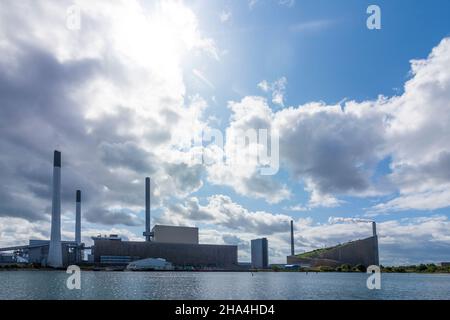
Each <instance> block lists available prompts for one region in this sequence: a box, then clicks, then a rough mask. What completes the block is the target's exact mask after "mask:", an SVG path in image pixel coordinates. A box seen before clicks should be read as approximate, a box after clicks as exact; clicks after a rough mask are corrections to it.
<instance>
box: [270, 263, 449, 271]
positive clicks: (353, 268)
mask: <svg viewBox="0 0 450 320" xmlns="http://www.w3.org/2000/svg"><path fill="white" fill-rule="evenodd" d="M380 268H381V272H384V273H450V266H439V265H436V264H433V263H431V264H420V265H409V266H392V267H389V266H383V265H381V266H380ZM271 271H275V272H366V271H367V269H366V267H365V266H363V265H357V266H351V265H349V264H343V265H340V266H338V267H335V268H333V267H329V266H320V267H314V268H301V267H299V268H291V269H285V268H282V267H280V266H272V268H271Z"/></svg>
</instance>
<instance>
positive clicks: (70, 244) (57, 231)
mask: <svg viewBox="0 0 450 320" xmlns="http://www.w3.org/2000/svg"><path fill="white" fill-rule="evenodd" d="M75 222H76V223H75V241H61V152H59V151H55V152H54V155H53V181H52V218H51V233H50V240H29V244H28V245H22V246H13V247H7V248H0V251H3V252H8V251H9V252H13V255H14V256H15V257H16V260H18V261H21V262H27V263H34V264H40V265H42V266H50V267H54V268H62V267H64V266H68V265H70V264H79V263H81V262H82V255H83V251H84V244H83V243H82V242H81V191H80V190H77V191H76V193H75ZM17 258H19V259H17Z"/></svg>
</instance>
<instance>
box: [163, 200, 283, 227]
mask: <svg viewBox="0 0 450 320" xmlns="http://www.w3.org/2000/svg"><path fill="white" fill-rule="evenodd" d="M291 219H292V218H291V217H289V216H287V215H283V214H271V213H268V212H264V211H256V212H252V211H248V210H247V209H246V208H244V207H242V206H241V205H239V204H237V203H235V202H233V201H232V200H231V198H230V197H229V196H226V195H213V196H211V197H209V198H208V203H207V204H206V205H204V206H202V205H201V204H199V200H198V199H197V198H191V199H189V200H187V201H186V202H185V203H184V204H183V205H181V204H179V205H176V206H171V207H170V208H168V209H167V210H166V211H165V213H164V214H163V216H162V217H161V220H162V221H164V222H174V223H178V224H180V223H183V222H185V223H189V221H191V222H192V221H197V222H207V223H209V224H214V225H216V226H218V227H224V228H228V229H230V230H241V231H244V232H249V233H254V234H260V235H268V234H274V233H277V232H284V231H286V230H287V228H288V227H289V223H290V220H291Z"/></svg>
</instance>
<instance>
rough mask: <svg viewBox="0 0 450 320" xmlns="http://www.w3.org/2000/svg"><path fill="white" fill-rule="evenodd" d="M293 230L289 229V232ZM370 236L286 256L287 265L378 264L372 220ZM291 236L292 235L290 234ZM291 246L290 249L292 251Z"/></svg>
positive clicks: (376, 243) (376, 238) (374, 229)
mask: <svg viewBox="0 0 450 320" xmlns="http://www.w3.org/2000/svg"><path fill="white" fill-rule="evenodd" d="M292 233H293V230H292V229H291V234H292ZM372 233H373V234H372V237H369V238H366V239H362V240H355V241H350V242H347V243H344V244H339V245H336V246H334V247H329V248H323V249H317V250H314V251H310V252H306V253H302V254H297V255H290V256H288V257H287V264H289V265H300V266H302V265H308V266H311V267H319V266H328V267H337V266H340V265H343V264H349V265H351V266H356V265H363V266H365V267H368V266H370V265H379V256H378V236H377V233H376V223H375V222H372ZM292 237H293V235H292ZM293 250H294V249H293V247H292V248H291V251H292V252H293Z"/></svg>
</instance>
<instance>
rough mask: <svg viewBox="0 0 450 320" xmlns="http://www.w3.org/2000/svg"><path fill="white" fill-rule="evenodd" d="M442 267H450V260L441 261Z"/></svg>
mask: <svg viewBox="0 0 450 320" xmlns="http://www.w3.org/2000/svg"><path fill="white" fill-rule="evenodd" d="M441 267H450V262H441Z"/></svg>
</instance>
